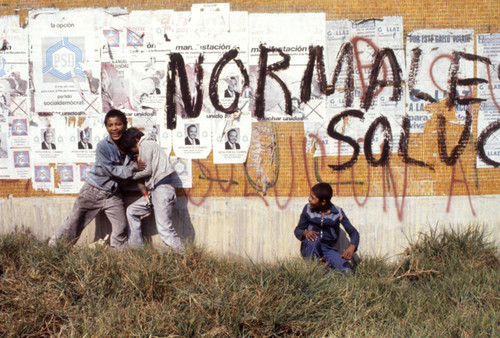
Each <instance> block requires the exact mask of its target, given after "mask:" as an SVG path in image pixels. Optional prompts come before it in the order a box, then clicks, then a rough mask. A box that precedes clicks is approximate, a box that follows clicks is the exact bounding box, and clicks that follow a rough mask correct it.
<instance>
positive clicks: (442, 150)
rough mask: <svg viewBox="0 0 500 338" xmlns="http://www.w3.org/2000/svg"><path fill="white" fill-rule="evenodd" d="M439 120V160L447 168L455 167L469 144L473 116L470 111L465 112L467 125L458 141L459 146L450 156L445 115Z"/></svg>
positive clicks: (438, 116)
mask: <svg viewBox="0 0 500 338" xmlns="http://www.w3.org/2000/svg"><path fill="white" fill-rule="evenodd" d="M437 120H438V149H439V158H440V159H441V162H443V163H444V164H446V165H447V166H450V167H451V166H454V165H455V163H457V161H458V159H459V158H460V156H461V155H462V153H463V152H464V150H465V147H466V146H467V142H469V138H470V130H471V126H472V114H471V113H470V112H469V110H466V111H465V125H464V129H463V130H462V133H461V134H460V138H459V139H458V142H457V145H456V146H455V147H453V150H452V151H451V154H450V155H449V156H448V151H447V146H446V117H445V116H444V115H443V114H438V115H437Z"/></svg>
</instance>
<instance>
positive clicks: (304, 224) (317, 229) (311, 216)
mask: <svg viewBox="0 0 500 338" xmlns="http://www.w3.org/2000/svg"><path fill="white" fill-rule="evenodd" d="M332 196H333V191H332V187H331V186H330V185H329V184H328V183H318V184H316V185H315V186H313V187H312V188H311V194H310V196H309V204H306V205H305V206H304V209H303V210H302V214H301V215H300V220H299V224H298V225H297V227H296V228H295V232H294V233H295V237H297V239H298V240H300V241H301V245H300V254H301V255H302V256H303V257H306V258H311V259H317V260H323V261H325V262H326V263H327V264H328V268H329V269H337V270H340V271H341V272H342V273H344V274H351V273H352V272H353V267H352V265H351V264H350V263H349V261H350V260H351V259H352V257H353V255H354V252H355V251H356V250H357V248H358V245H359V233H358V231H357V230H356V228H354V226H352V224H351V222H349V219H348V218H347V216H346V215H345V213H344V211H343V210H342V209H341V208H339V207H337V206H335V205H333V204H332V202H331V201H330V200H331V198H332ZM340 224H342V226H343V227H344V229H345V230H346V232H347V233H348V234H349V237H350V239H351V242H350V243H349V246H348V247H347V249H346V250H345V251H344V252H343V253H342V255H341V254H340V253H339V252H338V251H337V248H336V247H335V244H336V243H337V240H338V238H339V230H340V228H339V225H340Z"/></svg>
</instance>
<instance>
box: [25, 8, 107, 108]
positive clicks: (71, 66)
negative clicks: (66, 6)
mask: <svg viewBox="0 0 500 338" xmlns="http://www.w3.org/2000/svg"><path fill="white" fill-rule="evenodd" d="M102 15H103V12H102V11H100V10H97V9H95V10H91V9H84V10H83V9H78V10H71V11H64V12H59V11H54V12H48V11H42V12H37V11H32V12H30V17H29V20H30V21H29V34H30V47H31V61H32V62H33V84H34V90H35V111H36V112H37V113H39V112H54V113H71V114H80V113H83V114H86V115H96V114H101V96H100V86H101V83H100V78H99V74H100V72H101V67H100V43H99V42H100V39H99V32H100V31H99V27H100V25H101V24H102Z"/></svg>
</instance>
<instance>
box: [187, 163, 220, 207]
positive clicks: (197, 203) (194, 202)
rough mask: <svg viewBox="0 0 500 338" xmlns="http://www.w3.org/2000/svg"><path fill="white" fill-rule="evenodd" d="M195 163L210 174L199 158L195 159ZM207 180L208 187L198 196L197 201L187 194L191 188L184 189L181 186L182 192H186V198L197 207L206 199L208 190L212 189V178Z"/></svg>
mask: <svg viewBox="0 0 500 338" xmlns="http://www.w3.org/2000/svg"><path fill="white" fill-rule="evenodd" d="M196 163H197V164H198V166H200V167H203V170H204V171H205V172H207V173H208V176H209V177H210V176H211V175H210V170H208V168H207V167H206V166H205V165H203V164H202V163H201V161H200V160H196ZM208 182H209V183H208V189H207V191H206V192H205V194H204V195H203V196H202V197H201V198H200V200H199V201H195V200H193V199H192V198H191V196H190V194H189V191H190V190H191V189H184V188H183V190H184V193H185V194H186V196H187V198H188V200H189V202H190V203H192V204H194V205H195V206H197V207H199V206H201V205H202V204H203V203H204V202H205V200H206V199H207V197H208V195H209V194H210V191H212V185H213V181H212V180H208Z"/></svg>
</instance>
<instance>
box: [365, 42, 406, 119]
mask: <svg viewBox="0 0 500 338" xmlns="http://www.w3.org/2000/svg"><path fill="white" fill-rule="evenodd" d="M385 58H387V59H388V60H389V65H390V67H391V71H392V81H387V80H379V73H380V70H381V69H382V65H383V64H384V59H385ZM401 77H402V71H401V67H400V66H399V64H398V61H397V59H396V55H395V54H394V51H393V50H392V49H390V48H384V49H381V50H380V51H379V52H378V53H377V54H376V55H375V60H374V61H373V66H372V70H371V72H370V82H369V85H368V88H367V89H366V92H365V93H364V97H363V99H362V101H361V108H363V109H365V110H368V109H369V108H370V106H371V105H372V102H373V96H374V94H375V89H376V88H377V86H380V87H387V86H389V85H392V96H391V97H390V98H389V99H390V100H391V101H399V100H400V99H401V94H402V92H403V87H402V82H401Z"/></svg>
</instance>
